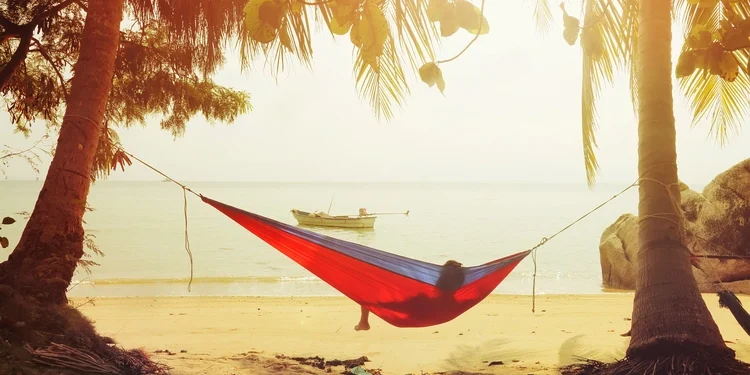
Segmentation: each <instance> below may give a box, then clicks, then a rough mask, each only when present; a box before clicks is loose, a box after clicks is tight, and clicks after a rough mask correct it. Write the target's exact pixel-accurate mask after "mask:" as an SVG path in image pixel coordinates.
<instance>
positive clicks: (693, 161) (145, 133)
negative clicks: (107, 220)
mask: <svg viewBox="0 0 750 375" xmlns="http://www.w3.org/2000/svg"><path fill="white" fill-rule="evenodd" d="M473 2H474V3H475V4H477V5H479V0H473ZM501 3H502V5H501ZM516 3H517V4H516ZM530 3H531V2H528V1H524V2H513V3H510V4H509V2H495V1H488V2H487V4H486V6H485V8H486V9H485V13H486V17H487V19H488V20H489V23H490V33H489V34H486V35H483V36H481V37H480V38H479V39H478V40H477V42H476V43H474V44H473V45H472V46H471V47H470V48H469V49H468V50H467V51H466V53H464V54H463V55H462V56H461V57H459V58H458V59H457V60H455V61H453V62H450V63H447V64H442V65H441V69H442V70H443V77H444V78H445V80H446V90H445V94H444V95H442V94H441V93H440V92H439V91H438V90H437V88H435V87H432V88H430V87H427V85H426V84H424V83H422V82H421V81H420V80H419V77H418V76H417V75H416V72H412V71H408V73H409V75H408V77H407V78H408V81H409V85H410V88H411V93H410V94H409V95H408V98H407V100H406V102H405V103H404V105H403V106H402V107H400V108H397V109H396V111H395V116H394V118H393V119H392V120H391V121H385V120H380V121H378V120H377V118H376V116H375V114H374V113H373V111H372V109H371V107H370V105H369V103H368V102H367V100H366V99H365V98H359V97H358V93H357V90H356V87H355V79H354V75H353V72H352V70H353V69H352V66H353V61H354V58H353V54H352V49H353V47H352V45H351V44H350V42H349V38H348V36H343V37H342V36H337V37H336V38H332V37H331V35H330V34H328V33H325V32H318V33H317V34H316V35H315V37H314V39H313V42H314V57H313V60H314V63H313V67H312V69H311V70H310V69H307V68H306V67H303V66H302V65H300V64H296V65H293V66H291V67H290V68H289V69H287V70H286V71H285V72H284V73H283V74H282V75H281V76H280V77H278V81H277V80H276V79H274V77H272V76H271V74H270V69H268V68H264V66H263V60H262V57H261V58H259V59H257V61H256V64H255V67H254V69H253V70H252V71H249V72H241V71H240V64H239V63H240V58H239V55H238V54H237V53H236V52H231V53H230V54H229V56H228V57H227V64H226V65H225V67H224V69H223V70H222V71H221V72H220V73H219V74H218V75H217V76H216V77H215V80H216V81H218V82H219V83H221V84H224V85H226V86H229V87H232V88H234V89H239V90H245V91H247V92H249V93H250V94H251V95H252V98H251V103H252V105H253V110H252V111H251V112H250V113H248V114H246V115H243V116H242V117H240V118H238V119H237V121H235V122H234V123H232V124H221V123H219V124H215V125H210V124H208V123H207V122H206V121H205V120H204V119H203V118H202V117H201V116H197V117H195V118H193V119H192V120H191V121H190V122H189V123H188V126H187V131H186V134H185V135H184V136H183V137H181V138H177V139H174V138H173V137H172V136H171V135H170V134H169V133H168V132H165V131H162V130H160V129H159V125H158V119H153V121H151V123H150V124H149V126H147V127H145V128H142V127H135V128H130V129H126V130H120V131H119V134H120V137H121V141H122V144H123V146H124V147H125V149H126V150H128V151H129V152H131V153H133V154H134V155H136V156H138V157H139V158H141V159H143V160H145V161H147V162H148V163H150V164H152V165H153V166H155V167H157V168H159V169H162V170H163V171H164V172H166V173H167V174H169V175H170V176H171V177H173V178H175V179H178V180H182V181H418V182H433V181H436V182H454V181H455V182H532V183H576V184H585V183H586V178H585V171H584V164H583V154H582V143H581V130H580V128H581V115H580V111H581V110H580V108H581V99H580V92H581V50H580V47H579V46H578V45H576V46H574V47H571V46H568V45H567V44H566V43H565V41H564V40H563V38H562V35H561V33H562V20H561V12H560V11H559V8H557V7H555V8H554V9H553V13H554V15H555V18H556V19H555V22H554V25H553V27H552V29H551V30H550V32H549V33H548V34H547V35H544V34H542V33H540V32H539V31H537V29H536V28H535V25H534V22H533V16H532V14H533V9H532V7H531V5H530ZM568 9H569V10H577V9H579V6H577V5H575V4H574V5H572V6H570V5H569V6H568ZM573 15H574V16H575V15H576V14H573ZM675 31H676V32H678V33H681V30H680V29H677V28H676V29H675ZM471 37H472V35H470V34H469V33H468V32H466V31H465V30H459V31H458V32H457V33H456V34H454V35H453V36H451V37H449V38H443V40H442V45H441V46H440V47H439V48H438V50H437V57H438V59H445V58H447V57H451V56H453V55H455V54H456V53H457V52H458V51H460V50H461V49H462V48H463V47H464V46H465V45H466V43H468V42H469V40H470V39H471ZM681 44H682V39H681V34H675V36H674V48H673V49H674V50H675V53H674V56H675V59H674V60H673V61H676V57H677V54H678V51H679V47H680V46H681ZM405 68H408V65H407V66H405ZM674 86H675V118H676V120H677V136H678V141H677V142H678V144H677V147H678V166H679V173H680V178H681V180H683V181H684V182H686V183H688V184H689V185H690V184H699V185H704V184H706V183H708V182H709V181H710V180H711V179H712V178H713V177H715V176H716V174H718V173H720V172H722V171H724V170H726V169H727V168H729V167H731V166H732V165H734V164H736V163H737V162H739V161H741V160H743V159H746V158H748V157H750V153H748V151H747V150H748V149H750V148H748V145H750V135H749V134H748V133H749V132H750V129H744V131H742V130H741V132H740V133H739V134H737V135H735V136H733V137H732V139H731V140H730V142H729V144H727V145H724V146H723V147H720V146H719V144H718V143H717V142H716V141H714V140H713V138H711V137H710V136H709V125H710V124H709V122H708V121H707V120H704V121H701V122H700V123H698V124H697V126H696V127H694V128H693V127H691V122H692V115H691V112H690V109H689V107H688V104H687V102H686V101H685V99H684V97H683V96H682V94H681V92H680V88H679V86H678V85H677V83H676V81H675V85H674ZM38 125H39V126H36V127H35V129H37V131H36V132H34V133H33V134H32V136H31V137H30V138H28V139H25V138H24V137H23V136H22V135H20V134H14V133H13V132H12V126H11V125H10V124H9V120H8V118H7V117H5V116H0V144H3V145H9V146H12V147H15V148H24V146H28V145H30V144H31V143H33V142H34V141H35V140H36V139H37V138H38V137H39V136H40V135H41V134H42V132H41V129H42V126H43V124H38ZM636 128H637V121H636V117H635V114H634V112H633V109H632V106H631V102H630V93H629V87H628V84H627V78H626V76H625V75H621V76H619V77H618V80H617V83H616V84H615V86H614V87H613V88H608V89H605V91H604V92H603V93H602V96H601V98H600V101H599V129H598V131H597V141H598V144H599V149H598V151H597V154H598V160H599V164H600V167H601V170H600V172H599V175H598V178H597V181H598V182H600V183H623V182H625V183H630V182H632V181H633V180H635V179H636V177H637V137H636ZM42 167H43V168H42V171H41V174H36V173H35V172H34V171H32V170H31V169H30V168H29V167H28V165H27V164H25V163H24V162H23V161H20V160H19V161H15V162H13V163H12V164H11V166H10V167H9V168H8V169H7V171H6V172H7V177H8V178H9V179H21V180H25V179H35V178H36V177H39V178H43V177H44V173H46V165H44V166H42ZM159 179H161V177H160V176H158V175H156V174H155V173H154V172H152V171H150V170H149V169H147V168H145V167H143V166H141V165H139V164H138V162H134V164H133V166H131V167H129V168H127V169H126V171H124V172H121V171H118V172H115V173H113V174H112V175H111V176H110V180H159Z"/></svg>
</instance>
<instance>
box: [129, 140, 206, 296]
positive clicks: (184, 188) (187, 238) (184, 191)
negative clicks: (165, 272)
mask: <svg viewBox="0 0 750 375" xmlns="http://www.w3.org/2000/svg"><path fill="white" fill-rule="evenodd" d="M116 148H117V149H118V150H119V151H121V152H122V153H124V154H125V155H128V156H129V157H131V158H133V159H135V160H137V161H138V162H140V163H141V164H143V165H144V166H146V167H148V168H149V169H151V170H152V171H154V172H156V173H158V174H160V175H162V176H163V177H164V178H166V179H167V180H169V181H171V182H174V183H175V184H177V185H178V186H180V187H181V188H182V201H183V204H182V207H183V215H184V217H185V251H186V252H187V254H188V258H190V281H188V292H189V291H191V286H192V285H193V252H192V250H190V236H189V234H188V210H187V193H188V192H189V193H191V194H193V195H195V196H196V197H198V198H203V195H201V194H199V193H196V192H194V191H193V190H191V189H190V188H189V187H187V186H185V185H183V184H181V183H180V182H178V181H177V180H175V179H174V178H172V177H169V176H167V175H166V174H165V173H164V172H162V171H160V170H158V169H156V168H154V167H153V166H151V164H148V163H146V162H145V161H143V160H141V159H139V158H138V157H137V156H135V155H133V154H131V153H129V152H127V151H125V150H124V149H123V148H122V147H119V146H116Z"/></svg>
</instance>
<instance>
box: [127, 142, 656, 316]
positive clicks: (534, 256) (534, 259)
mask: <svg viewBox="0 0 750 375" xmlns="http://www.w3.org/2000/svg"><path fill="white" fill-rule="evenodd" d="M117 149H119V150H120V151H122V152H123V153H124V154H126V155H128V156H129V157H131V158H133V159H135V160H136V161H138V162H140V163H141V164H143V165H144V166H146V167H147V168H149V169H151V170H152V171H154V172H156V173H158V174H159V175H161V176H162V177H164V178H166V179H168V180H169V181H171V182H174V183H175V184H177V185H178V186H180V187H181V188H182V189H183V195H184V197H185V199H184V215H185V251H186V252H187V253H188V256H189V257H190V283H192V280H193V256H192V252H191V250H190V242H189V240H188V229H187V225H188V220H187V194H186V193H187V192H189V193H191V194H193V195H195V196H196V197H199V198H203V195H202V194H200V193H196V192H195V191H193V190H191V189H190V188H189V187H187V186H185V185H184V184H182V183H180V182H179V181H177V180H175V179H174V178H172V177H170V176H168V175H167V174H166V173H164V172H162V171H160V170H159V169H157V168H155V167H154V166H152V165H151V164H148V163H146V162H145V161H143V160H141V159H140V158H138V157H137V156H135V155H133V154H131V153H129V152H127V151H125V150H124V149H123V148H122V147H119V146H118V147H117ZM640 180H641V179H638V180H636V181H635V182H633V183H632V184H630V185H628V186H627V187H625V188H624V189H622V190H621V191H620V192H618V193H617V194H615V195H613V196H612V197H610V198H609V199H607V200H605V201H604V202H602V203H600V204H599V205H598V206H596V207H594V208H593V209H591V210H589V211H588V212H586V213H585V214H583V215H582V216H580V217H579V218H577V219H576V220H574V221H572V222H571V223H569V224H568V225H566V226H564V227H563V228H562V229H560V230H558V231H557V232H555V233H554V234H552V235H551V236H548V237H542V239H541V240H540V241H539V243H537V244H536V245H535V246H534V247H532V248H531V249H530V252H531V259H532V262H533V266H534V272H533V274H532V291H531V312H532V313H533V312H536V275H537V250H538V249H539V248H540V247H542V246H544V245H546V244H547V243H548V242H549V241H550V240H552V239H553V238H555V237H557V236H558V235H560V234H562V233H563V232H565V231H567V230H568V229H570V228H571V227H573V226H574V225H576V224H578V223H579V222H580V221H581V220H583V219H585V218H586V217H588V216H589V215H591V214H593V213H594V212H596V211H598V210H599V209H601V208H602V207H604V206H605V205H606V204H608V203H609V202H611V201H613V200H614V199H616V198H618V197H619V196H620V195H622V194H624V193H625V192H627V191H628V190H630V189H631V188H633V187H634V186H638V183H639V181H640ZM189 288H190V284H188V289H189Z"/></svg>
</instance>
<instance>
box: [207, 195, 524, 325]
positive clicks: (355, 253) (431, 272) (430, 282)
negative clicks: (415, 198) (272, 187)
mask: <svg viewBox="0 0 750 375" xmlns="http://www.w3.org/2000/svg"><path fill="white" fill-rule="evenodd" d="M201 199H202V200H203V201H204V202H205V203H207V204H209V205H211V206H213V207H214V208H216V209H217V210H219V211H221V212H222V213H224V214H225V215H227V216H228V217H230V218H231V219H232V220H234V221H235V222H237V223H239V224H240V225H241V226H243V227H244V228H245V229H247V230H249V231H250V232H252V233H253V234H255V235H256V236H258V237H259V238H260V239H262V240H263V241H265V242H267V243H268V244H269V245H271V246H273V247H274V248H276V249H277V250H279V251H280V252H281V253H283V254H284V255H286V256H287V257H289V258H291V259H292V260H293V261H295V262H297V263H298V264H300V265H301V266H302V267H304V268H306V269H307V270H308V271H310V272H312V273H313V274H314V275H316V276H317V277H319V278H320V279H321V280H323V281H324V282H326V283H328V284H329V285H331V286H332V287H333V288H335V289H336V290H338V291H339V292H341V293H342V294H344V295H345V296H347V297H349V298H350V299H352V300H353V301H355V302H356V303H358V304H360V305H362V306H365V307H366V308H367V309H369V310H370V311H371V312H372V313H373V314H375V315H377V316H378V317H380V318H381V319H383V320H384V321H386V322H388V323H389V324H392V325H394V326H396V327H428V326H434V325H437V324H442V323H445V322H448V321H450V320H453V319H454V318H456V317H458V316H459V315H461V314H462V313H464V312H465V311H467V310H468V309H470V308H471V307H473V306H474V305H476V304H477V303H479V302H480V301H482V300H483V299H484V298H486V297H487V296H488V295H489V294H490V293H491V292H492V291H493V290H494V289H495V288H496V287H497V286H498V284H500V282H502V281H503V279H505V277H506V276H508V274H509V273H510V272H511V271H512V270H513V269H514V268H515V267H516V266H517V265H518V263H520V262H521V261H522V260H523V259H524V258H525V257H526V256H527V255H528V254H529V253H530V251H528V250H527V251H522V252H519V253H516V254H513V255H510V256H507V257H504V258H500V259H497V260H495V261H492V262H489V263H485V264H483V265H479V266H474V267H464V268H463V269H464V274H465V281H464V283H463V285H462V286H461V287H460V288H459V289H458V290H456V291H454V292H452V293H449V292H443V291H441V290H440V289H438V288H437V287H436V286H435V283H436V282H437V279H438V277H439V275H440V271H441V270H442V266H440V265H436V264H432V263H427V262H423V261H419V260H416V259H411V258H407V257H403V256H400V255H396V254H392V253H388V252H385V251H382V250H378V249H374V248H370V247H366V246H362V245H358V244H355V243H351V242H347V241H343V240H339V239H335V238H332V237H328V236H324V235H321V234H317V233H315V232H311V231H307V230H304V229H300V228H297V227H294V226H291V225H288V224H284V223H281V222H278V221H275V220H272V219H269V218H266V217H263V216H260V215H257V214H253V213H250V212H247V211H243V210H240V209H238V208H235V207H232V206H229V205H226V204H224V203H221V202H218V201H215V200H212V199H209V198H206V197H203V196H201Z"/></svg>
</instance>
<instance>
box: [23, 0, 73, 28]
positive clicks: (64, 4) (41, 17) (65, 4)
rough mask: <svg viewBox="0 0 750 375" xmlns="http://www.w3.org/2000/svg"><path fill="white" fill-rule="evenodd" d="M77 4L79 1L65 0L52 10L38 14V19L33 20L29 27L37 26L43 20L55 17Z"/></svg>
mask: <svg viewBox="0 0 750 375" xmlns="http://www.w3.org/2000/svg"><path fill="white" fill-rule="evenodd" d="M77 2H78V0H65V1H63V2H62V3H59V4H57V5H55V6H53V7H52V8H49V9H47V10H45V11H44V12H42V13H39V14H37V15H36V17H34V19H32V20H31V22H29V25H36V24H38V23H40V22H41V21H42V20H44V19H45V18H47V17H50V16H53V15H55V14H57V12H59V11H61V10H63V9H65V8H67V7H68V6H69V5H71V4H73V3H77Z"/></svg>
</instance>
